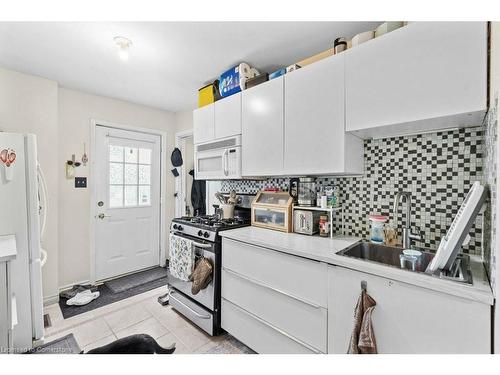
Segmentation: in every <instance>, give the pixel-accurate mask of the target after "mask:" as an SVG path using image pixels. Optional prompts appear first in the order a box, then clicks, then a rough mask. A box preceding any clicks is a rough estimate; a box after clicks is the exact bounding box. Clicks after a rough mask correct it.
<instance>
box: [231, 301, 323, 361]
mask: <svg viewBox="0 0 500 375" xmlns="http://www.w3.org/2000/svg"><path fill="white" fill-rule="evenodd" d="M222 299H223V300H224V301H226V302H227V303H229V304H231V305H232V306H234V307H235V308H237V309H238V310H240V311H241V312H243V313H245V314H247V315H250V316H251V317H252V318H253V319H255V320H257V321H258V322H260V323H262V324H264V325H265V326H267V327H269V328H271V329H272V330H274V331H276V332H278V333H280V334H282V335H283V336H286V337H288V338H289V339H290V340H292V341H295V342H296V343H297V344H299V345H302V346H304V347H306V348H307V349H309V350H310V351H312V352H314V353H316V354H321V353H322V352H320V351H319V350H318V349H316V348H313V347H312V346H311V345H309V344H306V343H305V342H303V341H301V340H299V339H298V338H296V337H293V336H292V335H290V334H288V333H286V332H285V331H283V330H281V329H279V328H278V327H275V326H274V325H272V324H271V323H268V322H266V321H265V320H264V319H262V318H259V317H258V316H256V315H254V314H252V313H251V312H249V311H247V310H245V309H243V308H241V307H239V306H237V305H235V304H234V303H232V302H231V301H228V300H227V299H225V298H224V297H222Z"/></svg>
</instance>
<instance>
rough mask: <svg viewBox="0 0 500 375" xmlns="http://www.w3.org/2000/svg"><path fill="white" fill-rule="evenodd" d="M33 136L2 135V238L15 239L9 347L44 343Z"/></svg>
mask: <svg viewBox="0 0 500 375" xmlns="http://www.w3.org/2000/svg"><path fill="white" fill-rule="evenodd" d="M37 165H38V159H37V147H36V136H34V135H31V134H29V135H25V134H15V133H3V132H0V235H15V238H16V243H17V257H16V259H15V260H13V261H12V263H11V290H12V292H13V295H14V297H15V298H14V301H15V306H14V308H13V311H14V313H15V316H13V321H14V323H16V324H15V326H14V328H13V333H12V338H13V340H12V341H13V349H14V351H15V352H19V351H21V352H22V351H24V350H28V349H30V348H32V347H33V344H34V343H35V342H36V341H38V340H41V339H43V329H44V327H43V300H42V274H41V264H40V219H39V209H40V206H39V197H38V179H37Z"/></svg>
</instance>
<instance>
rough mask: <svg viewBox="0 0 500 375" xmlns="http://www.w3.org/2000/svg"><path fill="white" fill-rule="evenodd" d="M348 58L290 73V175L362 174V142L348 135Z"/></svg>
mask: <svg viewBox="0 0 500 375" xmlns="http://www.w3.org/2000/svg"><path fill="white" fill-rule="evenodd" d="M344 63H345V62H344V56H343V54H339V55H336V56H332V57H328V58H326V59H323V60H321V61H318V62H316V63H314V64H311V65H308V66H306V67H304V68H302V69H298V70H296V71H294V72H291V73H289V74H286V75H285V146H284V147H285V152H284V154H285V157H284V159H285V160H284V169H285V173H286V174H288V175H303V174H305V175H325V174H362V173H363V141H362V140H361V139H359V138H358V137H355V136H353V135H352V134H346V133H345V121H344V120H345V116H344V114H345V110H344V98H345V94H344Z"/></svg>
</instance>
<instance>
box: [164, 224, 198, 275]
mask: <svg viewBox="0 0 500 375" xmlns="http://www.w3.org/2000/svg"><path fill="white" fill-rule="evenodd" d="M168 256H169V258H170V259H169V263H168V264H169V269H170V273H171V274H172V276H173V277H175V278H177V279H180V280H183V281H190V280H189V276H191V273H192V272H193V267H194V260H195V251H194V246H193V241H191V240H189V239H187V238H184V237H181V236H177V235H175V234H173V233H170V244H169V248H168Z"/></svg>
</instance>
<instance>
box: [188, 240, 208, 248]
mask: <svg viewBox="0 0 500 375" xmlns="http://www.w3.org/2000/svg"><path fill="white" fill-rule="evenodd" d="M192 243H193V246H195V247H199V248H201V249H211V248H212V246H213V245H211V244H208V243H201V242H194V241H193V242H192Z"/></svg>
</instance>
